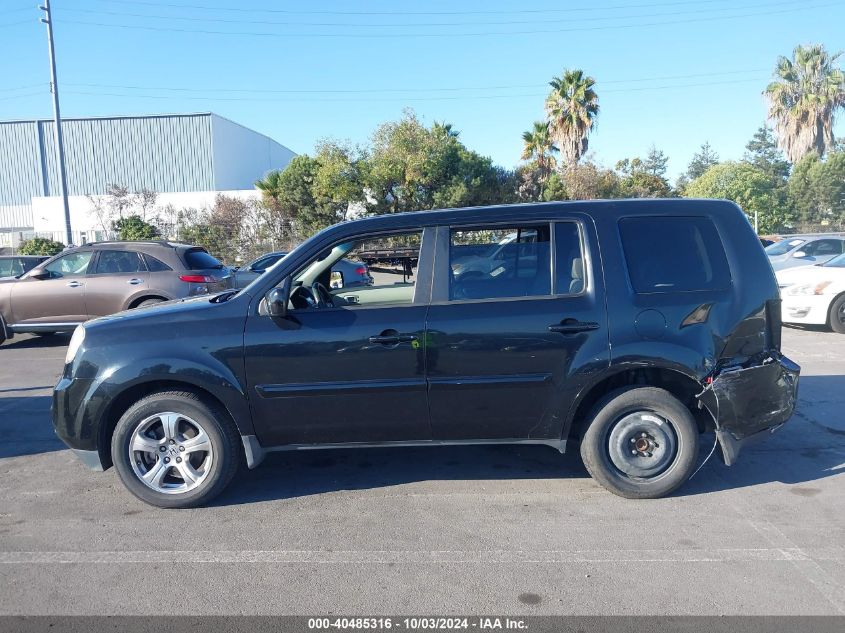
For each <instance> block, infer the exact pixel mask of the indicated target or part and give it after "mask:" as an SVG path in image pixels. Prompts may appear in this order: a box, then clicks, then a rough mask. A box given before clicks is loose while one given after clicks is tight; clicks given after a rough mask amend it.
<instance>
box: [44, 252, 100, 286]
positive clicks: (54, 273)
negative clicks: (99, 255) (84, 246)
mask: <svg viewBox="0 0 845 633" xmlns="http://www.w3.org/2000/svg"><path fill="white" fill-rule="evenodd" d="M93 254H94V253H93V252H92V251H81V252H77V253H68V254H67V255H64V256H62V257H59V258H58V259H54V260H53V261H52V262H50V263H49V264H47V265H46V266H45V267H44V270H45V271H46V272H48V273H50V277H51V278H54V279H58V278H59V277H67V276H68V275H84V274H86V272H87V271H88V264H89V263H90V262H91V256H92V255H93Z"/></svg>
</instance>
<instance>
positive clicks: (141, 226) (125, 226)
mask: <svg viewBox="0 0 845 633" xmlns="http://www.w3.org/2000/svg"><path fill="white" fill-rule="evenodd" d="M112 229H113V230H115V231H117V233H118V235H119V236H120V239H121V240H124V241H132V240H154V239H157V238H158V237H159V232H158V229H157V228H156V227H155V226H153V225H152V224H150V223H148V222H144V220H142V219H141V216H140V215H129V216H126V217H125V218H120V219H119V220H115V221H114V222H112Z"/></svg>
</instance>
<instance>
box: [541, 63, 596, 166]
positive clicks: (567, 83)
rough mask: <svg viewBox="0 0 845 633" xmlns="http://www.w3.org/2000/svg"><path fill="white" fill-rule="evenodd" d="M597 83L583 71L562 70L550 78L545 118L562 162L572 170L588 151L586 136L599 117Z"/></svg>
mask: <svg viewBox="0 0 845 633" xmlns="http://www.w3.org/2000/svg"><path fill="white" fill-rule="evenodd" d="M595 84H596V80H595V79H593V78H592V77H588V76H587V75H585V74H584V71H583V70H564V71H563V75H561V76H560V77H555V78H553V79H552V80H551V81H550V82H549V85H550V86H551V87H552V90H551V92H550V93H549V96H548V97H546V117H547V119H548V122H549V130H550V131H551V135H552V138H553V139H554V141H555V144H556V145H557V147H558V148H559V149H560V154H561V157H562V158H563V163H564V165H565V166H566V167H567V168H571V167H573V166H574V165H575V164H576V163H577V162H578V161H579V160H580V158H581V157H582V156H583V155H584V154H585V153H586V152H587V148H588V147H589V143H588V137H589V135H590V132H591V131H592V129H593V128H594V127H595V125H596V119H597V118H598V115H599V98H598V95H597V94H596V91H595V90H594V86H595Z"/></svg>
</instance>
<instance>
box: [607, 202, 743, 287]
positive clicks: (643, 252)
mask: <svg viewBox="0 0 845 633" xmlns="http://www.w3.org/2000/svg"><path fill="white" fill-rule="evenodd" d="M619 233H620V236H621V237H622V247H623V250H624V252H625V261H626V263H627V265H628V275H629V277H630V279H631V284H632V285H633V287H634V291H635V292H636V293H638V294H647V293H654V292H688V291H696V290H721V289H724V288H727V287H728V286H729V285H730V283H731V274H730V269H729V268H728V261H727V257H726V256H725V250H724V247H723V246H722V240H721V239H720V238H719V233H718V231H716V227H715V225H714V224H713V222H712V221H711V220H710V219H709V218H706V217H666V216H650V217H648V216H644V217H636V218H623V219H621V220H620V221H619Z"/></svg>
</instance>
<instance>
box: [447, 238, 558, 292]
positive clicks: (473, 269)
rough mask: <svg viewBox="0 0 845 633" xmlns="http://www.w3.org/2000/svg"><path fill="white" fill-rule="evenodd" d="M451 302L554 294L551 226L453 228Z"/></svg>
mask: <svg viewBox="0 0 845 633" xmlns="http://www.w3.org/2000/svg"><path fill="white" fill-rule="evenodd" d="M449 265H450V267H451V276H450V280H449V298H450V299H455V300H460V299H491V298H504V297H531V296H538V295H548V294H551V252H550V248H549V227H548V225H546V226H539V227H538V226H523V227H508V228H499V227H489V228H478V229H453V230H452V233H451V240H450V245H449Z"/></svg>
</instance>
